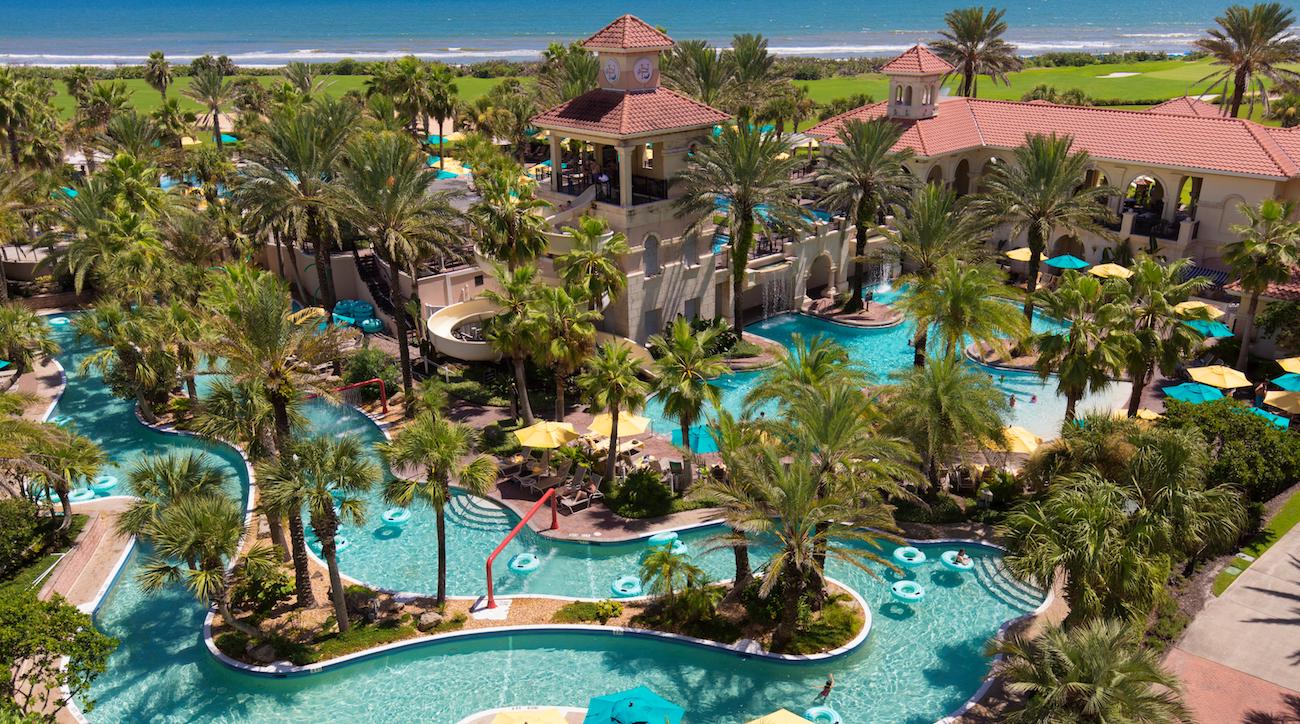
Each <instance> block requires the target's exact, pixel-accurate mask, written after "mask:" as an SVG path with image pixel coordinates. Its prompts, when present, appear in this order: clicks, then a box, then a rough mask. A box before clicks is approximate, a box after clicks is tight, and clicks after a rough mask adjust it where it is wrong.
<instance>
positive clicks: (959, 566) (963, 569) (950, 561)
mask: <svg viewBox="0 0 1300 724" xmlns="http://www.w3.org/2000/svg"><path fill="white" fill-rule="evenodd" d="M966 559H967V560H966V562H965V563H958V562H957V551H944V552H943V553H942V554H940V556H939V562H940V563H942V564H943V567H944V568H947V569H948V570H950V571H957V572H958V573H970V572H971V571H973V570H975V560H974V559H973V558H971V557H970V556H967V557H966Z"/></svg>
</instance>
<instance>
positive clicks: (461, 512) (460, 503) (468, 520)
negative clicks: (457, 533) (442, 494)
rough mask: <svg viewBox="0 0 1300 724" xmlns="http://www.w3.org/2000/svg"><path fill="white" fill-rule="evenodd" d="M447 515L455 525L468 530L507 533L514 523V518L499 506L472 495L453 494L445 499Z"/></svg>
mask: <svg viewBox="0 0 1300 724" xmlns="http://www.w3.org/2000/svg"><path fill="white" fill-rule="evenodd" d="M446 510H447V517H448V518H450V519H453V520H454V521H455V525H457V526H460V527H462V528H468V529H470V530H485V531H491V532H500V533H507V532H509V531H510V529H511V528H513V527H514V525H515V519H514V518H513V517H512V516H511V515H510V514H509V513H507V512H506V511H504V510H502V509H501V508H499V507H497V506H496V505H493V504H492V503H488V502H485V501H481V500H480V499H479V498H476V497H474V496H473V495H453V496H452V497H451V500H449V501H447V508H446Z"/></svg>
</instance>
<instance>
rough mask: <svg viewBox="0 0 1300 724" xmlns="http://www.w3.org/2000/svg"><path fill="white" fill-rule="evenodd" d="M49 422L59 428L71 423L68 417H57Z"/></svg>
mask: <svg viewBox="0 0 1300 724" xmlns="http://www.w3.org/2000/svg"><path fill="white" fill-rule="evenodd" d="M50 422H52V423H54V424H55V425H58V426H59V427H63V426H64V425H67V424H68V423H70V422H72V418H71V417H68V416H67V415H59V416H58V417H56V418H54V419H53V420H50Z"/></svg>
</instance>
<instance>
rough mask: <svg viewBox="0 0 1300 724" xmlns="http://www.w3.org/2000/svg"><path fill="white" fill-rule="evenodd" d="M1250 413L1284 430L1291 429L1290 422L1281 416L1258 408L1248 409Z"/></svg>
mask: <svg viewBox="0 0 1300 724" xmlns="http://www.w3.org/2000/svg"><path fill="white" fill-rule="evenodd" d="M1250 411H1251V412H1253V413H1255V414H1256V415H1259V416H1260V417H1262V418H1264V419H1265V420H1268V421H1269V422H1271V423H1273V424H1274V425H1277V426H1278V427H1280V428H1282V429H1284V430H1285V429H1286V428H1288V427H1291V421H1290V420H1288V419H1286V418H1285V417H1282V416H1281V415H1274V414H1273V413H1271V412H1269V411H1268V410H1261V409H1259V408H1258V407H1252V408H1250Z"/></svg>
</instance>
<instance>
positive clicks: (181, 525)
mask: <svg viewBox="0 0 1300 724" xmlns="http://www.w3.org/2000/svg"><path fill="white" fill-rule="evenodd" d="M244 534H245V530H244V515H243V512H242V511H240V509H239V506H238V505H237V504H236V503H235V501H233V500H231V499H230V498H227V497H224V496H213V495H205V496H198V497H192V498H186V499H185V500H183V501H181V502H179V503H177V504H176V505H174V506H170V507H168V508H167V509H166V510H164V511H163V513H162V515H161V516H160V517H159V518H158V520H156V521H154V522H152V523H150V524H149V526H147V528H146V529H145V531H144V533H143V536H144V537H145V538H146V539H147V540H148V541H149V543H150V544H151V545H152V548H153V553H152V554H150V556H149V557H148V558H147V559H146V560H145V561H144V563H143V564H142V565H141V570H140V584H141V586H142V587H143V588H144V589H145V591H149V592H153V591H159V590H162V589H163V588H165V587H166V586H168V585H169V584H172V583H175V582H177V581H179V582H181V583H183V584H184V585H185V587H186V588H187V589H189V590H190V592H192V593H193V594H194V596H195V597H196V598H198V599H199V600H200V601H203V602H204V603H206V604H209V605H211V606H215V607H216V609H217V613H218V614H220V616H221V619H222V620H223V621H225V623H226V625H227V626H230V627H231V628H233V629H235V630H237V631H239V632H240V633H243V634H244V635H245V636H248V637H249V638H252V639H258V638H261V636H262V632H261V631H259V630H258V629H257V628H256V627H255V626H252V625H250V624H248V623H246V622H244V621H240V620H239V619H237V618H235V615H234V613H233V612H231V610H230V591H231V589H233V588H234V587H235V585H236V584H237V583H238V581H239V580H240V578H241V577H242V576H258V575H263V574H265V573H268V572H270V571H272V570H274V569H275V566H276V560H275V554H274V553H273V552H272V551H271V548H270V547H269V546H264V545H256V544H255V545H253V547H251V548H249V549H248V550H247V551H246V552H245V553H244V555H243V559H242V562H241V563H240V566H239V567H238V568H235V567H229V563H230V562H231V561H233V560H234V559H235V557H236V556H237V555H239V550H240V544H241V543H242V542H243V539H244Z"/></svg>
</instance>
